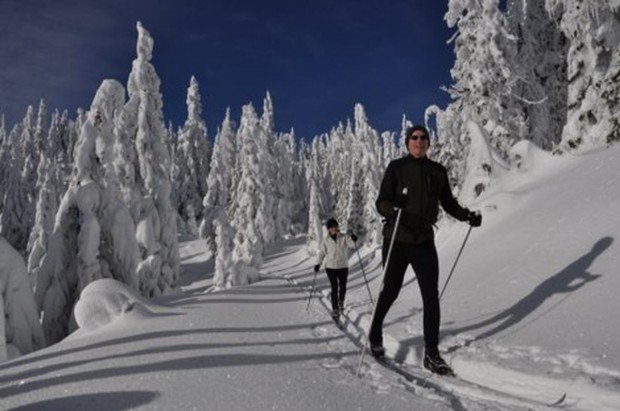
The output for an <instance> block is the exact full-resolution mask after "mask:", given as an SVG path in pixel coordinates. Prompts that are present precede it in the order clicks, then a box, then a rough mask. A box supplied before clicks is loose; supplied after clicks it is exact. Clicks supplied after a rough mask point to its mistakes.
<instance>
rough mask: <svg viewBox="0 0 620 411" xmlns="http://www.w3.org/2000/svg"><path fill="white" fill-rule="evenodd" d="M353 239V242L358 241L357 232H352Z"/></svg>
mask: <svg viewBox="0 0 620 411" xmlns="http://www.w3.org/2000/svg"><path fill="white" fill-rule="evenodd" d="M351 240H353V242H356V241H357V236H356V235H355V234H351Z"/></svg>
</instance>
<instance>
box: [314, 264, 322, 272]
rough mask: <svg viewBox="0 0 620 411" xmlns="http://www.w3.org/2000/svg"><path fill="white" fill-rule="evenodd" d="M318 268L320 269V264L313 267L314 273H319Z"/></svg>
mask: <svg viewBox="0 0 620 411" xmlns="http://www.w3.org/2000/svg"><path fill="white" fill-rule="evenodd" d="M319 268H321V264H317V265H315V266H314V272H315V273H318V272H319Z"/></svg>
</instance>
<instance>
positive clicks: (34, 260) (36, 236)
mask: <svg viewBox="0 0 620 411" xmlns="http://www.w3.org/2000/svg"><path fill="white" fill-rule="evenodd" d="M57 168H58V165H57V163H56V159H55V158H51V159H50V158H48V157H47V156H46V155H45V152H41V158H40V160H39V167H38V174H39V178H38V181H37V207H36V211H35V219H34V226H33V227H32V231H30V238H29V240H28V261H27V263H28V272H29V273H31V280H32V282H33V285H35V280H36V272H35V271H36V270H38V268H39V264H40V262H41V258H43V255H44V254H45V251H46V249H47V241H48V237H49V235H50V234H51V233H52V229H53V228H54V219H55V217H56V212H57V211H58V199H59V197H60V195H61V194H60V193H59V189H60V188H61V186H60V184H59V182H58V180H57V179H58V171H57Z"/></svg>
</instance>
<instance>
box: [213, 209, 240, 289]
mask: <svg viewBox="0 0 620 411" xmlns="http://www.w3.org/2000/svg"><path fill="white" fill-rule="evenodd" d="M213 227H214V228H215V247H216V248H217V256H216V257H215V274H214V275H213V282H214V284H215V287H216V289H223V288H229V287H230V286H231V285H234V282H235V278H236V276H235V271H234V270H235V265H234V263H233V260H232V247H233V238H234V232H233V229H232V226H231V225H230V221H229V219H228V216H227V215H226V212H225V210H224V209H223V208H222V207H218V209H217V214H216V215H215V218H214V219H213Z"/></svg>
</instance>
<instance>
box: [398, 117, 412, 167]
mask: <svg viewBox="0 0 620 411" xmlns="http://www.w3.org/2000/svg"><path fill="white" fill-rule="evenodd" d="M409 127H413V123H412V122H411V120H408V119H407V116H406V115H404V114H403V119H402V120H401V122H400V140H399V142H398V147H399V153H400V156H401V157H402V156H406V155H407V154H408V153H409V152H408V151H407V146H406V145H405V139H406V138H407V130H408V129H409Z"/></svg>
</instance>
